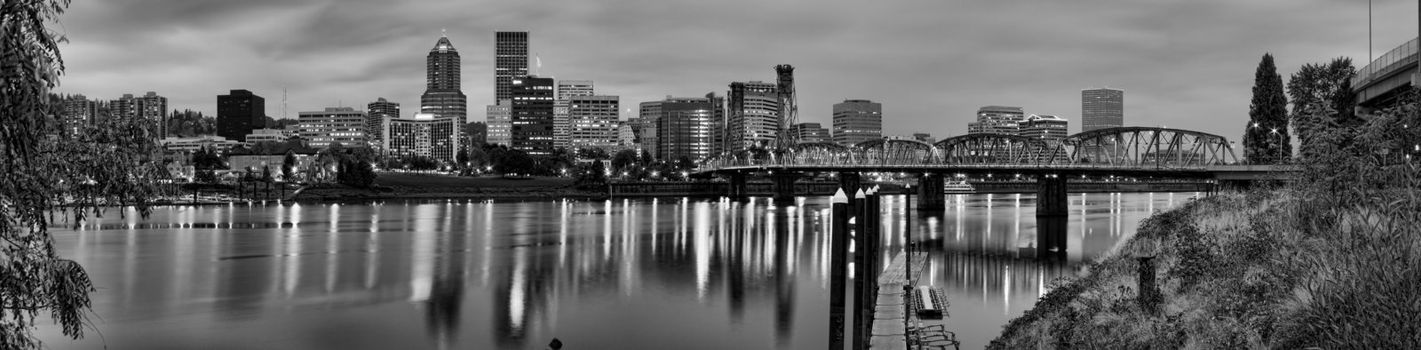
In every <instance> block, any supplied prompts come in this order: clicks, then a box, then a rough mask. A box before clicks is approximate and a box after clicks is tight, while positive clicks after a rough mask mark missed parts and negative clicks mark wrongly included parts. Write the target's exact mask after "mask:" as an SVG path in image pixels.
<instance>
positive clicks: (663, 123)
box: [655, 97, 715, 162]
mask: <svg viewBox="0 0 1421 350" xmlns="http://www.w3.org/2000/svg"><path fill="white" fill-rule="evenodd" d="M660 110H661V116H660V117H658V118H657V119H656V144H657V145H656V151H655V154H656V158H657V159H661V160H664V161H675V160H678V159H681V158H683V157H684V158H687V159H690V160H692V161H697V162H699V161H702V160H705V159H706V158H707V157H710V155H711V148H712V145H711V141H712V138H711V127H712V126H713V124H714V122H713V120H712V119H713V117H714V114H715V106H714V105H713V99H712V98H705V97H668V98H666V100H664V101H661V105H660Z"/></svg>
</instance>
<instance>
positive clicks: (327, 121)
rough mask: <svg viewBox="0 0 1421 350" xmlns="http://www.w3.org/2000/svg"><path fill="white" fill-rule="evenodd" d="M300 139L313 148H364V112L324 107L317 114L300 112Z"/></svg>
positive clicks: (347, 108) (345, 108)
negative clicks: (336, 144)
mask: <svg viewBox="0 0 1421 350" xmlns="http://www.w3.org/2000/svg"><path fill="white" fill-rule="evenodd" d="M299 115H300V116H299V117H298V118H297V120H298V121H299V122H300V125H301V127H300V130H301V131H300V132H301V138H302V139H305V140H306V144H307V145H309V146H311V147H315V148H326V147H330V145H331V144H332V143H340V144H341V146H343V147H363V146H365V145H366V144H367V143H366V140H365V112H361V111H357V110H355V108H350V107H326V109H325V110H324V111H319V112H301V113H300V114H299Z"/></svg>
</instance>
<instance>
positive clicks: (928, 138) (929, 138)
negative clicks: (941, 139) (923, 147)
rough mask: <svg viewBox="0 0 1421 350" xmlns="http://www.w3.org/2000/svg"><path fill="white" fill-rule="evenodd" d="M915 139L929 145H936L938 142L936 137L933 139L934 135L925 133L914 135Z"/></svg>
mask: <svg viewBox="0 0 1421 350" xmlns="http://www.w3.org/2000/svg"><path fill="white" fill-rule="evenodd" d="M913 139H914V140H918V141H920V142H923V143H927V144H932V143H934V142H937V138H936V137H933V135H932V134H929V133H925V132H917V133H913Z"/></svg>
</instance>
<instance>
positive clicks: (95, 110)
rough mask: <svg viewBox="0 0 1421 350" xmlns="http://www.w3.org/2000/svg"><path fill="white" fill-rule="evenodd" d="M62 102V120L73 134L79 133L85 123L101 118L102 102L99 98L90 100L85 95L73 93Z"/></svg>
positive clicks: (90, 123)
mask: <svg viewBox="0 0 1421 350" xmlns="http://www.w3.org/2000/svg"><path fill="white" fill-rule="evenodd" d="M62 103H63V105H62V106H63V107H62V108H63V109H62V111H61V112H60V122H61V123H62V124H63V125H64V130H65V131H67V132H69V133H70V134H71V135H77V134H78V133H79V131H80V130H82V129H83V127H84V126H85V125H92V124H94V123H95V122H97V121H98V120H99V109H100V103H99V101H97V100H89V99H88V98H86V97H84V95H71V96H67V97H65V98H64V101H63V102H62Z"/></svg>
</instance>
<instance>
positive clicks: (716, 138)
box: [706, 92, 729, 155]
mask: <svg viewBox="0 0 1421 350" xmlns="http://www.w3.org/2000/svg"><path fill="white" fill-rule="evenodd" d="M706 99H707V100H709V101H710V104H711V155H718V154H722V153H725V151H726V150H727V149H729V144H728V142H727V141H728V140H727V137H728V136H727V135H726V134H727V132H726V121H727V119H728V118H727V116H726V111H725V96H716V95H715V93H714V92H711V93H707V94H706Z"/></svg>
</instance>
